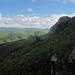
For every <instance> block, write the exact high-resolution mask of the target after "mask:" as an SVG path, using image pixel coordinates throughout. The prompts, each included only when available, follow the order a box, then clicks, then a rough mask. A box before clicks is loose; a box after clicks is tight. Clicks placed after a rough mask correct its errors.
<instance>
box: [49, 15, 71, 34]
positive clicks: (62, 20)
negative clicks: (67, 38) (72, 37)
mask: <svg viewBox="0 0 75 75" xmlns="http://www.w3.org/2000/svg"><path fill="white" fill-rule="evenodd" d="M69 19H70V17H68V16H63V17H60V19H59V20H58V22H57V23H56V24H55V25H54V26H52V27H51V29H50V31H49V34H50V35H52V34H54V33H55V32H57V31H58V30H59V29H60V30H62V29H61V28H63V29H64V28H65V26H66V25H67V20H69Z"/></svg>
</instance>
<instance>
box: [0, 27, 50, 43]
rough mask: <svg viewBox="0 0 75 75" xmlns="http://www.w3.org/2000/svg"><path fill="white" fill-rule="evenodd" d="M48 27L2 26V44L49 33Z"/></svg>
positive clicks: (0, 35)
mask: <svg viewBox="0 0 75 75" xmlns="http://www.w3.org/2000/svg"><path fill="white" fill-rule="evenodd" d="M48 31H49V30H48V29H35V28H5V27H1V28H0V44H2V43H8V42H13V41H18V40H22V39H28V37H29V36H31V35H32V36H35V35H37V36H41V35H44V34H46V33H48Z"/></svg>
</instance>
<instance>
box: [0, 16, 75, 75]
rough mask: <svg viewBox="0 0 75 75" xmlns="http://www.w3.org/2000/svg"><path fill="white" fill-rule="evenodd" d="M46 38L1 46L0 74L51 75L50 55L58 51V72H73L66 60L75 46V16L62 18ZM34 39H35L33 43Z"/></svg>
mask: <svg viewBox="0 0 75 75" xmlns="http://www.w3.org/2000/svg"><path fill="white" fill-rule="evenodd" d="M48 34H49V38H48V39H46V40H45V41H42V42H41V39H40V38H39V39H35V43H34V42H31V43H30V42H29V43H27V42H28V40H27V41H26V40H25V41H24V40H22V41H18V42H13V43H9V44H4V45H0V57H2V58H3V59H2V58H0V59H1V63H0V75H50V67H49V66H50V58H51V56H52V55H53V54H54V53H57V58H58V61H57V74H56V75H72V74H70V73H69V71H68V67H67V64H66V60H67V58H68V56H69V55H70V53H71V52H72V50H73V49H74V46H75V17H73V18H69V17H62V18H60V19H59V21H58V22H57V23H56V24H55V25H54V26H53V27H52V28H51V30H50V32H49V33H48ZM36 40H37V42H36Z"/></svg>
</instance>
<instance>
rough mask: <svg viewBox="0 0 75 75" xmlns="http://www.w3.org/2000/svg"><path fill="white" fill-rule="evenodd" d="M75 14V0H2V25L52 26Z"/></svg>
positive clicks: (20, 26)
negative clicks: (64, 17)
mask: <svg viewBox="0 0 75 75" xmlns="http://www.w3.org/2000/svg"><path fill="white" fill-rule="evenodd" d="M62 16H69V17H73V16H75V0H0V27H13V28H51V27H52V26H53V25H54V24H55V23H56V22H57V21H58V19H59V18H60V17H62Z"/></svg>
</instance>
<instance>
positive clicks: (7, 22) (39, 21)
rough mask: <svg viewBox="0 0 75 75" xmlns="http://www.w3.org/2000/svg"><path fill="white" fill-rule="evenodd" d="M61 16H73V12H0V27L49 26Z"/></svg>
mask: <svg viewBox="0 0 75 75" xmlns="http://www.w3.org/2000/svg"><path fill="white" fill-rule="evenodd" d="M61 16H69V17H73V16H75V13H74V14H69V15H68V14H52V15H51V16H50V17H44V18H42V17H39V16H35V15H34V16H25V15H23V14H21V15H19V14H18V15H16V16H15V17H4V16H2V14H1V13H0V27H15V28H50V27H51V26H53V25H54V24H55V23H56V22H57V21H58V19H59V18H60V17H61Z"/></svg>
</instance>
